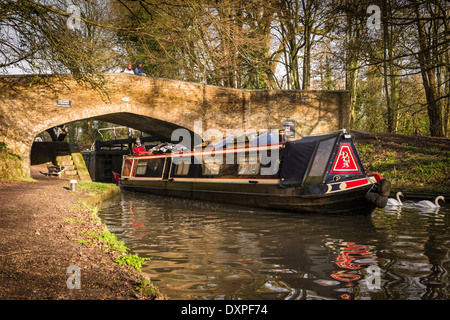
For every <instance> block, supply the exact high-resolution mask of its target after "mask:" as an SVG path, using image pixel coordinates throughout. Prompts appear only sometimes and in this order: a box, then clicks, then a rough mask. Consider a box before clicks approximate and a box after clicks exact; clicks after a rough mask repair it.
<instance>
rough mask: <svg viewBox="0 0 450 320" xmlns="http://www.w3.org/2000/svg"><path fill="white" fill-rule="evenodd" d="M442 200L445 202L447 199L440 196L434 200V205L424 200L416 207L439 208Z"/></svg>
mask: <svg viewBox="0 0 450 320" xmlns="http://www.w3.org/2000/svg"><path fill="white" fill-rule="evenodd" d="M439 200H442V201H444V202H445V198H444V197H443V196H438V197H436V199H434V203H433V202H431V201H428V200H422V201H419V202H417V203H416V206H419V207H422V208H439V207H440V205H439V204H438V201H439Z"/></svg>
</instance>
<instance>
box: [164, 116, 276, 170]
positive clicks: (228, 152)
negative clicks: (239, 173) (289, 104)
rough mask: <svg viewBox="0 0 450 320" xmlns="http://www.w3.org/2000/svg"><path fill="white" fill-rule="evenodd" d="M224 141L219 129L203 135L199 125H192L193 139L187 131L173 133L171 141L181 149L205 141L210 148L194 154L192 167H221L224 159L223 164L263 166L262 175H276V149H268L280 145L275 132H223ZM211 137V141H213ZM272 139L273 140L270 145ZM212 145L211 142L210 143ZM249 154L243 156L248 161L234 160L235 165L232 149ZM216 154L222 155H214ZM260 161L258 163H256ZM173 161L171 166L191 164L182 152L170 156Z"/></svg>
mask: <svg viewBox="0 0 450 320" xmlns="http://www.w3.org/2000/svg"><path fill="white" fill-rule="evenodd" d="M225 132H226V134H225V138H224V136H223V133H222V131H221V130H219V129H215V128H210V129H208V130H206V131H205V132H203V129H202V121H194V133H195V135H194V137H193V141H192V133H191V132H190V131H189V130H187V129H183V128H180V129H176V130H174V131H173V132H172V136H171V141H172V142H175V141H177V142H178V143H181V144H182V145H184V146H186V147H187V146H199V145H201V144H202V141H208V142H209V144H208V145H207V146H206V147H205V148H204V149H203V150H202V152H199V153H198V154H195V151H196V150H195V149H194V150H193V151H194V154H195V156H194V159H193V161H194V164H202V163H207V164H224V158H225V163H226V164H234V163H237V164H257V163H260V164H262V165H264V166H263V167H261V175H273V174H274V173H276V172H277V171H278V164H279V149H278V148H277V147H274V148H271V147H268V146H270V145H271V144H277V143H278V142H279V140H278V136H279V131H278V130H270V131H269V130H255V129H249V130H246V131H244V130H243V129H226V130H225ZM213 137H214V139H212V138H213ZM275 137H276V138H275ZM272 139H276V140H274V141H272ZM255 140H257V143H255V145H253V146H247V145H246V142H249V141H255ZM211 141H214V143H213V142H211ZM245 147H248V150H247V151H246V152H245V153H247V154H248V157H244V156H239V155H238V156H237V159H236V162H235V152H233V150H234V148H238V149H240V148H245ZM217 150H222V151H225V156H224V153H223V152H215V151H217ZM258 158H259V159H258ZM172 161H173V163H174V164H182V163H184V164H191V161H192V160H191V156H186V155H185V154H184V152H176V151H175V152H173V153H172Z"/></svg>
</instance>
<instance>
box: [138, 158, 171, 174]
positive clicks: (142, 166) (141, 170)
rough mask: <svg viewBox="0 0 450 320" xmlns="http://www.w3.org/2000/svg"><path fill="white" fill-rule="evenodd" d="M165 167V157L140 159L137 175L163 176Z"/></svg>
mask: <svg viewBox="0 0 450 320" xmlns="http://www.w3.org/2000/svg"><path fill="white" fill-rule="evenodd" d="M163 168H164V158H157V159H148V160H139V161H138V164H137V168H136V177H161V176H162V171H163Z"/></svg>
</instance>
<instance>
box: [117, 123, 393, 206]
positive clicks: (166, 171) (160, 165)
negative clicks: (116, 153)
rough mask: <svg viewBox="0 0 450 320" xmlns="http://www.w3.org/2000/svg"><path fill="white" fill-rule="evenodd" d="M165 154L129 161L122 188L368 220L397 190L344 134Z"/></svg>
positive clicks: (255, 140) (268, 137)
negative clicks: (367, 164) (371, 168)
mask: <svg viewBox="0 0 450 320" xmlns="http://www.w3.org/2000/svg"><path fill="white" fill-rule="evenodd" d="M230 141H231V142H230ZM164 151H165V152H161V151H159V152H154V151H153V152H143V153H140V154H134V155H125V156H124V157H123V163H122V172H121V174H120V177H118V181H119V186H120V187H121V188H122V189H124V190H135V191H143V192H149V193H153V194H159V195H164V196H174V197H185V198H191V199H196V200H206V201H213V202H220V203H228V204H236V205H245V206H251V207H260V208H267V209H275V210H289V211H298V212H311V213H341V212H342V213H344V212H349V213H350V212H351V213H361V214H368V213H370V212H372V211H373V210H374V209H375V208H376V207H384V206H386V203H387V197H388V195H389V192H390V187H391V186H390V182H389V181H388V180H386V179H382V178H381V176H380V175H379V174H370V173H369V172H366V171H365V170H364V167H363V164H362V162H361V159H360V158H359V155H358V152H357V150H356V147H355V144H354V141H353V139H352V137H351V135H350V134H349V133H347V132H346V131H345V130H339V131H336V132H332V133H327V134H321V135H315V136H308V137H304V138H302V139H299V140H292V141H290V140H286V139H284V136H283V135H282V134H281V135H279V133H278V132H277V133H276V134H274V133H273V132H272V131H270V132H266V133H264V134H259V135H255V136H254V137H247V139H246V141H245V142H244V143H239V139H237V138H232V139H226V140H224V141H223V142H220V143H216V144H215V145H213V144H209V145H208V146H205V145H203V146H200V147H199V148H193V150H191V151H186V150H184V151H175V149H173V150H168V148H166V149H165V150H164Z"/></svg>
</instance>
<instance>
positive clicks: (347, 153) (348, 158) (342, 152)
mask: <svg viewBox="0 0 450 320" xmlns="http://www.w3.org/2000/svg"><path fill="white" fill-rule="evenodd" d="M360 172H361V170H360V169H359V166H358V163H357V162H356V160H355V155H354V154H353V150H352V146H351V145H350V144H347V143H342V144H341V146H340V147H339V152H338V156H337V157H336V159H335V160H334V163H333V167H332V168H331V171H330V173H360Z"/></svg>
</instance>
